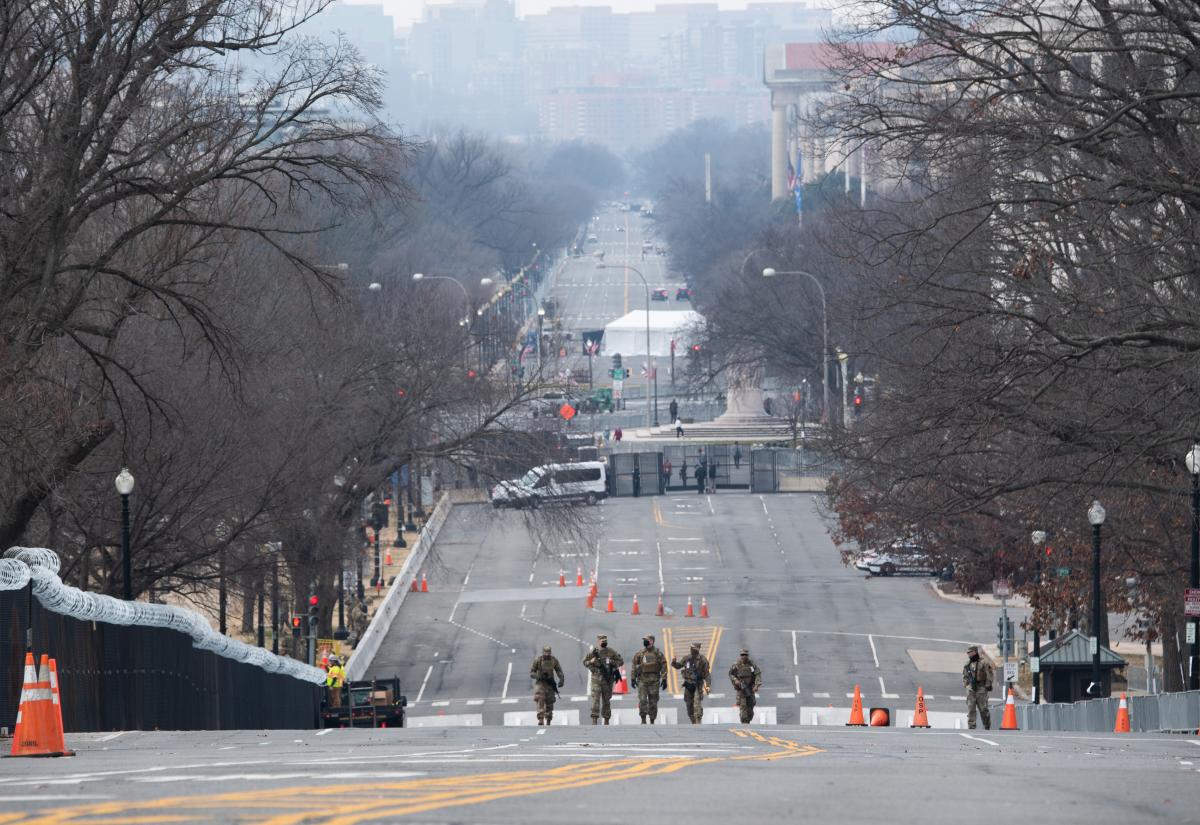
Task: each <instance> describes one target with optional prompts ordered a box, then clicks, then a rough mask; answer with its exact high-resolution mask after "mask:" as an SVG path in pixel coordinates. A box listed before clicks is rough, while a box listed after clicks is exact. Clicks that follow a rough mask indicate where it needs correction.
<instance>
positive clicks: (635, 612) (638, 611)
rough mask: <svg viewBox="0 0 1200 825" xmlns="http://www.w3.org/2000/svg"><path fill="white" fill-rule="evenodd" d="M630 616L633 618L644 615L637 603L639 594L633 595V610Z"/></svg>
mask: <svg viewBox="0 0 1200 825" xmlns="http://www.w3.org/2000/svg"><path fill="white" fill-rule="evenodd" d="M629 615H631V616H640V615H642V610H641V608H639V607H638V603H637V593H634V594H633V609H632V610H630V611H629Z"/></svg>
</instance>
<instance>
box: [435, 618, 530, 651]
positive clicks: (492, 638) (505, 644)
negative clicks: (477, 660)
mask: <svg viewBox="0 0 1200 825" xmlns="http://www.w3.org/2000/svg"><path fill="white" fill-rule="evenodd" d="M450 624H452V625H454V626H455V627H457V628H459V629H461V630H465V631H467V632H468V633H474V634H475V635H476V636H480V637H482V638H484V639H487V640H488V641H489V642H495V643H496V644H498V645H500V647H507V648H508V649H509V650H511V651H512V652H513V653H516V652H517V649H516V648H515V647H512V646H511V645H509V643H508V642H502V641H500V640H499V639H497V638H496V637H495V636H489V635H487V634H486V633H483V632H482V631H479V630H476V629H475V628H473V627H467V626H466V625H465V624H459V623H458V622H456V621H451V622H450Z"/></svg>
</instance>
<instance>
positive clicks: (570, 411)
mask: <svg viewBox="0 0 1200 825" xmlns="http://www.w3.org/2000/svg"><path fill="white" fill-rule="evenodd" d="M558 414H559V415H561V416H562V417H563V418H565V419H566V420H567V421H570V420H571V419H572V418H574V417H575V408H574V407H572V406H571V405H570V404H566V403H564V404H563V405H562V406H561V407H559V408H558Z"/></svg>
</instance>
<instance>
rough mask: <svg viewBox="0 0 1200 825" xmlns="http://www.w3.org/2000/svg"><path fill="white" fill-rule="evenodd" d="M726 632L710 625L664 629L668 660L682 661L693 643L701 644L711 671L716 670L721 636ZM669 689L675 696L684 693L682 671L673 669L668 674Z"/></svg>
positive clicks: (665, 653)
mask: <svg viewBox="0 0 1200 825" xmlns="http://www.w3.org/2000/svg"><path fill="white" fill-rule="evenodd" d="M724 632H725V628H723V627H721V626H720V625H709V626H700V627H664V628H663V642H664V644H665V645H666V647H665V648H664V649H663V653H664V655H666V657H667V660H668V661H670V660H671V659H682V658H683V657H684V656H687V655H688V653H689V652H690V648H691V646H692V642H699V643H700V652H701V653H703V654H704V655H705V657H707V658H708V664H709V668H710V669H714V670H715V668H716V657H717V648H718V647H719V646H720V644H721V635H722V634H723V633H724ZM667 689H668V690H669V691H670V692H671V693H673V694H679V693H682V692H683V679H682V678H681V676H680V671H678V670H676V669H675V668H671V671H670V673H668V674H667Z"/></svg>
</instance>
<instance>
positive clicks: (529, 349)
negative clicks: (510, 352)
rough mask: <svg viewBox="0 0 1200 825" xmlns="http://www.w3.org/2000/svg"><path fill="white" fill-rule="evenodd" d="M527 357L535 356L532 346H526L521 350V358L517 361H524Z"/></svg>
mask: <svg viewBox="0 0 1200 825" xmlns="http://www.w3.org/2000/svg"><path fill="white" fill-rule="evenodd" d="M526 355H533V346H532V345H530V344H526V345H525V348H524V349H522V350H521V356H520V358H518V359H517V360H518V361H524V360H525V356H526Z"/></svg>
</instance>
